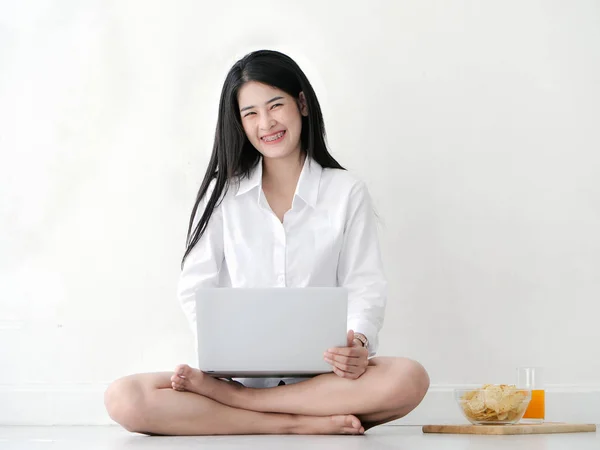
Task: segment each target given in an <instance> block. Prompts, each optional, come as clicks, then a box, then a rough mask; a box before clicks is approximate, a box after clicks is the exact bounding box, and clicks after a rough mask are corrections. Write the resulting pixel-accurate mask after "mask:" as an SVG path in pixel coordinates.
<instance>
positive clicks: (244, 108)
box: [240, 96, 283, 112]
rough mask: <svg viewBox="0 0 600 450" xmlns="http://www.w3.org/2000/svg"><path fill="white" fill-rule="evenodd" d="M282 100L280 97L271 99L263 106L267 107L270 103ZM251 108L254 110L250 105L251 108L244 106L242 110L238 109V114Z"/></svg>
mask: <svg viewBox="0 0 600 450" xmlns="http://www.w3.org/2000/svg"><path fill="white" fill-rule="evenodd" d="M282 98H283V97H281V96H280V97H273V98H272V99H271V100H269V101H268V102H265V105H268V104H269V103H271V102H274V101H275V100H281V99H282ZM252 108H254V105H251V106H244V107H243V108H242V109H240V112H244V111H246V110H247V109H252Z"/></svg>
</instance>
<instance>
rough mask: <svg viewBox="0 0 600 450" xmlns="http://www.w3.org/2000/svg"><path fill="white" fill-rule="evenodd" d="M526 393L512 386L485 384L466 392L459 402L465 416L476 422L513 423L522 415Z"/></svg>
mask: <svg viewBox="0 0 600 450" xmlns="http://www.w3.org/2000/svg"><path fill="white" fill-rule="evenodd" d="M525 399H526V392H525V391H522V390H518V389H517V388H516V387H515V386H514V385H506V384H500V385H494V384H485V385H483V387H482V388H481V389H479V390H473V391H469V392H466V393H465V394H464V395H463V396H462V397H461V400H460V405H461V407H462V409H463V412H464V413H465V415H466V416H467V417H468V418H469V419H471V420H473V421H476V422H492V423H493V422H514V421H515V420H517V418H519V417H521V416H522V415H523V412H524V410H525V408H526V407H527V403H526V402H525Z"/></svg>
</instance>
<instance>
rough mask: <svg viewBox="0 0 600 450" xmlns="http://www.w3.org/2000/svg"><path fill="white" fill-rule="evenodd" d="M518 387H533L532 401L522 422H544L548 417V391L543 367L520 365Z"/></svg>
mask: <svg viewBox="0 0 600 450" xmlns="http://www.w3.org/2000/svg"><path fill="white" fill-rule="evenodd" d="M517 388H518V389H531V401H530V402H529V405H528V406H527V411H525V414H524V415H523V418H522V419H521V423H542V422H544V419H545V418H546V393H545V391H544V380H543V371H542V368H541V367H519V368H518V369H517Z"/></svg>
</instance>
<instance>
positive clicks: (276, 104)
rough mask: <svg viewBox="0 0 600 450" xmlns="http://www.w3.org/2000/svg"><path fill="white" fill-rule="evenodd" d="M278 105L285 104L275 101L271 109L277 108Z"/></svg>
mask: <svg viewBox="0 0 600 450" xmlns="http://www.w3.org/2000/svg"><path fill="white" fill-rule="evenodd" d="M276 106H283V105H282V104H281V103H275V104H274V105H273V106H271V109H273V108H275V107H276Z"/></svg>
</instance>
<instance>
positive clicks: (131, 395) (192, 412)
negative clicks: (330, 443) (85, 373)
mask: <svg viewBox="0 0 600 450" xmlns="http://www.w3.org/2000/svg"><path fill="white" fill-rule="evenodd" d="M170 376H171V373H166V372H165V373H153V374H140V375H132V376H129V377H125V378H121V379H119V380H117V381H115V382H114V383H112V384H111V385H110V386H109V388H108V389H107V391H106V393H105V404H106V408H107V410H108V412H109V415H110V416H111V417H112V419H113V420H115V421H116V422H117V423H119V424H121V425H122V426H123V427H125V428H126V429H127V430H129V431H133V432H138V433H145V434H159V435H221V434H361V433H362V432H364V429H363V428H362V424H361V423H360V421H359V420H358V418H356V417H355V416H352V415H337V416H331V417H310V416H302V415H292V414H271V413H261V412H256V411H248V410H243V409H236V408H232V407H229V406H226V405H223V404H221V403H218V402H216V401H214V400H211V399H209V398H206V397H203V396H201V395H198V394H195V393H191V392H177V391H175V390H173V389H172V388H171V381H170ZM224 383H226V382H224Z"/></svg>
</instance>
